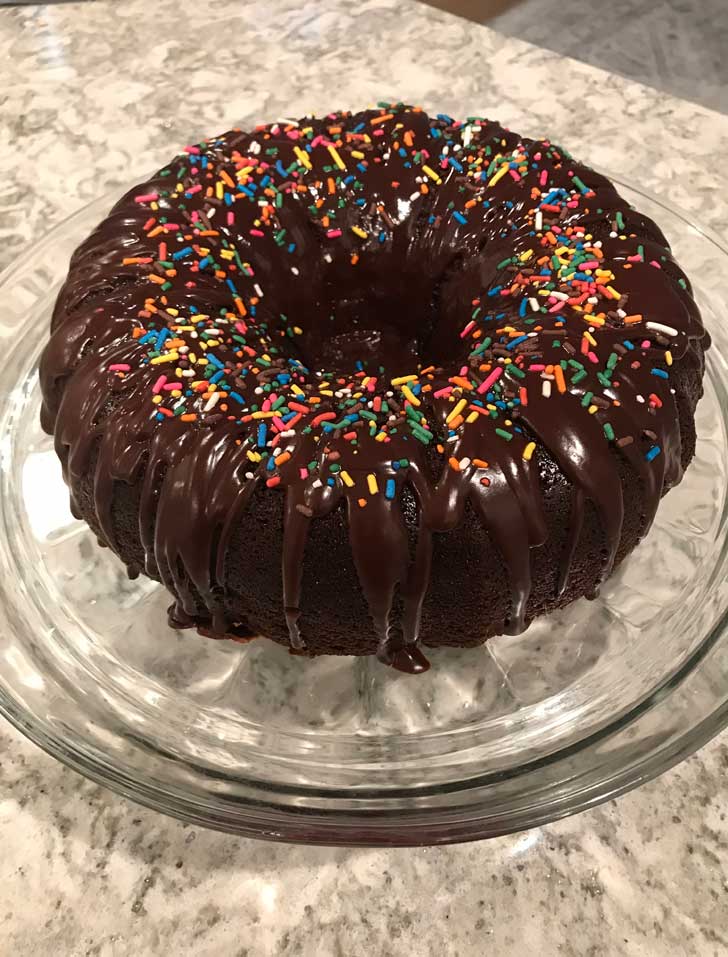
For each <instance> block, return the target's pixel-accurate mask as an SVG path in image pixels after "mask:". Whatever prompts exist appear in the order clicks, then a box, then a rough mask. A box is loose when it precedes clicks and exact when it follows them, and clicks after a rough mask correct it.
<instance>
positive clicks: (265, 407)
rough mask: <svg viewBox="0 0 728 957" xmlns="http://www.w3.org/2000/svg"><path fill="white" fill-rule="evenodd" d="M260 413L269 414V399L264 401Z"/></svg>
mask: <svg viewBox="0 0 728 957" xmlns="http://www.w3.org/2000/svg"><path fill="white" fill-rule="evenodd" d="M261 412H270V399H266V400H265V402H264V403H263V407H262V408H261Z"/></svg>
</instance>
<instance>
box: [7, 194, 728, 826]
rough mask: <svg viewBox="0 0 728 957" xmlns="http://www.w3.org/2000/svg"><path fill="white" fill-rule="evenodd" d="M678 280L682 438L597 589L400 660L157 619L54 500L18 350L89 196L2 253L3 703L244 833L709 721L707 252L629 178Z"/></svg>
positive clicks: (29, 348) (627, 766)
mask: <svg viewBox="0 0 728 957" xmlns="http://www.w3.org/2000/svg"><path fill="white" fill-rule="evenodd" d="M624 191H625V193H626V194H627V195H628V197H629V198H631V199H632V200H633V202H635V204H636V205H638V206H639V207H640V209H642V210H643V211H644V212H646V213H648V214H649V215H652V216H653V217H654V218H655V219H656V220H657V221H658V222H659V223H660V224H661V225H662V226H663V228H664V230H665V232H666V234H667V235H668V238H669V239H670V240H671V241H672V243H673V247H674V249H675V253H676V255H677V258H678V259H679V260H680V262H681V263H682V264H683V266H684V267H685V268H686V270H687V271H688V273H689V274H692V275H693V276H694V277H695V279H696V280H697V294H698V298H699V301H700V305H701V307H702V309H703V312H704V315H705V318H706V322H707V324H708V326H709V328H710V331H711V333H712V334H713V338H714V347H713V349H712V350H711V352H710V356H709V371H708V377H707V380H706V394H705V398H704V399H703V400H702V402H701V404H700V407H699V414H698V432H699V442H698V450H697V454H696V458H695V462H694V463H693V465H692V467H691V469H690V470H689V472H688V473H687V476H686V478H685V480H684V482H683V483H682V484H681V485H680V486H679V487H678V488H677V489H674V490H673V491H672V492H671V493H670V495H669V496H668V497H667V498H666V499H665V500H664V501H663V503H662V505H661V507H660V510H659V513H658V516H657V520H656V523H655V526H654V528H653V530H652V531H651V533H650V535H649V536H648V538H647V539H646V541H645V542H644V543H643V544H642V545H641V546H640V547H639V548H638V549H637V551H636V552H635V553H634V554H633V555H632V556H631V557H630V559H629V560H628V561H627V562H626V563H625V564H624V566H623V567H622V568H621V569H620V571H619V573H618V574H617V575H616V576H614V577H613V578H612V579H610V581H609V582H608V583H607V584H606V585H605V587H604V589H603V592H602V595H601V597H600V598H599V599H598V600H597V601H594V602H586V601H580V602H577V603H576V604H574V605H573V606H572V607H570V608H568V609H566V610H565V611H563V612H561V613H559V614H557V615H553V616H551V617H549V618H546V619H543V620H540V621H538V622H536V623H535V624H534V625H532V626H531V628H530V629H529V630H528V631H527V632H526V634H524V635H522V636H520V637H518V638H509V637H503V638H497V639H495V640H493V641H491V642H489V643H488V645H487V646H485V647H483V648H481V649H479V650H467V651H457V650H451V649H441V650H439V651H434V652H432V653H431V654H430V657H431V659H432V663H433V667H432V670H431V671H430V672H428V673H427V674H425V675H422V676H419V677H416V678H412V677H410V676H406V675H401V674H398V673H396V672H393V671H390V670H388V669H386V668H384V667H382V666H381V665H379V664H378V663H377V662H372V661H369V660H359V659H352V658H319V659H315V660H312V661H307V660H302V659H300V658H291V657H290V656H289V655H288V654H287V652H286V650H285V649H283V648H281V647H279V646H277V645H273V644H271V643H268V642H265V641H256V642H252V643H251V644H249V645H239V644H235V643H232V642H224V641H221V642H214V641H210V640H206V639H203V638H200V637H198V636H197V635H195V634H194V633H190V632H185V633H181V632H180V633H176V632H173V631H170V630H168V629H167V627H166V624H165V614H164V612H165V608H166V605H167V603H168V598H167V595H166V593H165V592H164V591H163V590H162V588H161V587H160V586H158V585H156V584H154V583H152V582H149V581H146V580H145V579H140V580H138V581H135V582H130V581H128V580H127V579H126V577H125V575H124V571H123V568H122V566H121V565H120V564H119V563H118V562H117V560H116V559H115V558H114V556H113V555H112V554H110V553H109V552H108V550H103V549H100V548H99V547H98V546H97V544H96V542H95V541H94V538H93V535H92V534H91V532H90V531H89V530H88V529H87V528H86V526H85V525H83V524H82V523H80V522H77V521H75V520H74V519H73V517H72V516H71V514H70V512H69V510H68V497H67V494H66V490H65V486H64V485H63V481H62V478H61V474H60V467H59V465H58V462H57V460H56V457H55V454H54V452H53V449H52V441H51V440H50V439H49V438H48V437H47V436H45V435H43V434H42V432H41V431H40V428H39V425H38V410H39V390H38V383H37V376H36V365H37V360H38V355H39V351H40V348H41V345H42V341H43V338H44V335H45V329H46V326H47V322H48V316H49V310H50V307H51V305H52V302H53V297H54V295H55V292H56V290H57V288H58V284H59V282H60V281H61V280H62V278H63V274H64V272H65V268H66V263H67V257H68V254H70V252H71V250H72V249H73V247H74V246H75V245H76V244H77V243H78V242H79V241H80V240H81V239H82V238H83V236H84V235H85V234H86V233H88V232H89V231H90V230H91V228H92V227H93V226H94V225H95V223H96V222H97V220H99V219H100V218H101V217H102V215H103V214H104V212H105V211H106V209H107V208H108V206H109V205H110V201H109V200H108V199H102V200H99V201H98V202H97V203H94V204H93V205H92V206H90V207H88V208H87V209H85V210H83V211H82V212H81V213H79V214H77V215H76V216H75V217H74V218H73V219H71V220H69V221H67V222H66V223H65V224H64V225H62V226H61V227H59V228H58V229H56V230H54V232H53V233H52V234H50V235H49V236H48V237H47V238H46V239H45V240H42V241H41V242H40V243H36V244H35V246H34V255H33V257H32V258H26V259H25V260H21V261H20V263H19V264H18V265H17V266H14V267H11V269H9V270H8V271H6V272H5V274H4V275H3V276H2V277H0V296H1V301H2V302H3V304H4V309H3V313H2V317H0V337H1V338H2V339H3V346H4V355H5V356H6V358H5V362H4V364H3V368H2V372H1V373H0V389H1V390H2V394H3V396H6V397H7V399H6V401H5V403H4V406H3V408H2V411H1V412H0V470H1V475H0V482H1V483H2V487H1V489H0V521H1V523H2V527H1V528H0V710H2V711H3V713H4V714H5V715H6V716H7V717H8V718H9V719H10V720H11V721H13V723H14V724H16V725H17V726H18V727H20V728H21V730H23V731H24V732H25V733H26V734H28V735H29V737H31V738H32V739H33V740H34V741H36V742H37V743H38V744H40V745H41V746H42V747H44V748H45V749H46V750H48V751H49V752H50V753H52V754H54V755H55V756H57V757H58V758H60V759H61V760H63V761H65V762H67V763H68V764H70V765H71V766H72V767H75V768H77V769H78V770H80V771H82V772H83V773H85V774H87V775H89V776H90V777H92V778H94V779H96V780H99V781H101V782H103V783H105V784H107V785H109V786H110V787H112V788H114V789H116V790H118V791H120V792H122V793H124V794H126V795H128V796H130V797H133V798H135V799H136V800H138V801H141V802H142V803H144V804H147V805H149V806H151V807H155V808H158V809H159V810H161V811H164V812H167V813H170V814H174V815H177V816H179V817H182V818H184V819H187V820H193V821H196V822H198V823H201V824H205V825H208V826H211V827H219V828H223V829H227V830H231V831H237V832H240V833H245V834H250V835H254V836H259V837H268V838H279V839H286V840H301V841H312V842H326V843H364V844H367V843H368V844H385V843H390V844H391V843H400V844H412V843H432V842H445V841H453V840H464V839H468V838H475V837H484V836H489V835H494V834H499V833H504V832H506V831H510V830H515V829H517V828H522V827H527V826H529V825H533V824H537V823H542V822H544V821H547V820H551V819H554V818H556V817H559V816H562V815H564V814H568V813H572V812H574V811H576V810H579V809H581V808H584V807H587V806H589V805H591V804H594V803H597V802H598V801H602V800H605V799H606V798H608V797H611V796H613V795H614V794H617V793H619V792H621V791H624V790H626V789H627V788H629V787H632V786H634V785H635V784H637V783H639V782H640V781H642V780H645V779H646V778H648V777H650V776H653V775H655V774H657V773H659V772H660V771H662V770H664V769H665V768H666V767H669V766H670V765H671V764H673V763H674V762H675V761H677V760H679V759H680V758H681V757H683V756H684V755H686V754H688V753H690V752H691V751H692V750H694V749H695V748H697V747H699V746H700V745H701V744H702V743H703V742H704V741H706V740H707V739H708V738H709V737H710V736H711V735H712V734H714V733H716V731H718V730H719V729H720V728H721V727H723V725H724V724H725V723H726V722H727V721H728V708H727V707H726V705H727V702H728V638H727V637H726V629H725V618H726V608H727V606H728V584H727V581H726V578H727V576H726V558H727V549H726V491H727V488H728V454H727V453H728V440H727V433H726V416H727V413H728V395H727V393H726V387H727V384H728V372H727V370H726V360H727V359H728V335H726V332H725V331H724V329H723V328H722V327H721V322H722V321H723V319H724V316H725V315H726V313H728V296H726V294H725V292H724V291H723V289H722V288H721V283H720V281H719V279H720V277H721V276H725V275H728V254H727V253H726V251H725V250H724V249H723V248H722V247H721V246H720V245H719V243H718V242H717V241H716V240H715V239H714V238H712V237H711V236H710V235H708V234H707V233H706V232H705V231H703V230H701V229H700V228H699V227H697V226H695V225H693V224H691V223H689V222H688V221H687V220H686V219H685V217H683V216H681V215H680V214H678V213H676V212H675V211H672V210H670V209H668V208H667V207H666V206H664V205H663V204H661V203H659V202H658V201H656V200H654V199H650V198H648V197H645V196H644V195H641V194H639V193H638V192H637V191H636V190H634V189H631V188H629V187H627V186H625V187H624Z"/></svg>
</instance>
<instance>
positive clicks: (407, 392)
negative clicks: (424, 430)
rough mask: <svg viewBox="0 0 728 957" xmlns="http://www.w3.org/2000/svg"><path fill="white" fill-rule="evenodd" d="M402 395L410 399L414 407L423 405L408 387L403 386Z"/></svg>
mask: <svg viewBox="0 0 728 957" xmlns="http://www.w3.org/2000/svg"><path fill="white" fill-rule="evenodd" d="M402 395H403V396H404V397H405V399H408V400H409V401H410V402H411V403H412V405H414V406H417V405H422V403H421V402H420V400H419V399H418V398H417V396H416V395H415V394H414V392H413V391H412V390H411V389H410V387H409V386H408V385H403V386H402Z"/></svg>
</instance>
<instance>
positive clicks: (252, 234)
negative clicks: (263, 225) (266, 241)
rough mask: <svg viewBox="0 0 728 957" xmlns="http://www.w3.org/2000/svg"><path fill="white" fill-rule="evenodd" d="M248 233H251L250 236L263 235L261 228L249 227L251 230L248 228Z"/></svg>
mask: <svg viewBox="0 0 728 957" xmlns="http://www.w3.org/2000/svg"><path fill="white" fill-rule="evenodd" d="M250 235H251V236H265V233H264V232H263V231H262V230H260V229H251V230H250Z"/></svg>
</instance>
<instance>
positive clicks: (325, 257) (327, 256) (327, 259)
mask: <svg viewBox="0 0 728 957" xmlns="http://www.w3.org/2000/svg"><path fill="white" fill-rule="evenodd" d="M324 259H325V260H326V262H327V263H330V262H331V253H324Z"/></svg>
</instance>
